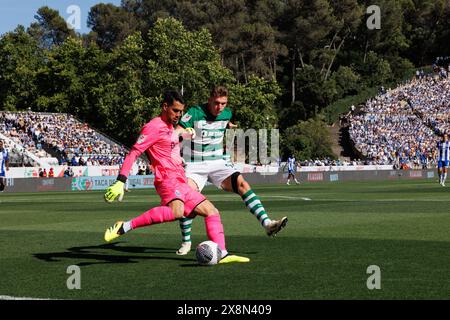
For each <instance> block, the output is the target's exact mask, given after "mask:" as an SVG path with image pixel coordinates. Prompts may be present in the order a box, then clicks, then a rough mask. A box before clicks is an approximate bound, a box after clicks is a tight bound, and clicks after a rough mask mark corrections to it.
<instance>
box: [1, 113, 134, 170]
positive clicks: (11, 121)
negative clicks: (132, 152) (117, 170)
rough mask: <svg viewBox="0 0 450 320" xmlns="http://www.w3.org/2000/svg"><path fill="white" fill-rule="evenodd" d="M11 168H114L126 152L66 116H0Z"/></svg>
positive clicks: (3, 114) (25, 114) (86, 125)
mask: <svg viewBox="0 0 450 320" xmlns="http://www.w3.org/2000/svg"><path fill="white" fill-rule="evenodd" d="M0 135H1V136H0V138H2V139H3V140H5V142H6V143H7V148H8V149H9V150H10V153H11V158H12V159H11V161H10V162H11V164H12V165H14V164H16V165H18V166H20V165H30V166H36V165H38V166H44V165H45V164H47V165H55V164H61V165H63V164H69V165H71V166H78V165H117V164H121V163H122V161H123V158H124V156H125V154H126V153H127V149H126V148H125V147H124V146H122V145H120V144H118V143H115V142H114V141H112V140H111V139H109V138H108V137H106V136H104V135H103V134H101V133H99V132H98V131H96V130H94V129H92V128H90V127H89V126H88V124H86V123H82V122H80V121H79V120H77V119H76V118H74V117H73V116H71V115H68V114H59V113H37V112H30V111H28V112H0Z"/></svg>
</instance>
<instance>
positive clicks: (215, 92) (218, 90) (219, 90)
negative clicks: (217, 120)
mask: <svg viewBox="0 0 450 320" xmlns="http://www.w3.org/2000/svg"><path fill="white" fill-rule="evenodd" d="M209 96H210V97H211V98H217V97H228V89H227V88H226V87H224V86H214V87H213V88H212V89H211V93H210V95H209Z"/></svg>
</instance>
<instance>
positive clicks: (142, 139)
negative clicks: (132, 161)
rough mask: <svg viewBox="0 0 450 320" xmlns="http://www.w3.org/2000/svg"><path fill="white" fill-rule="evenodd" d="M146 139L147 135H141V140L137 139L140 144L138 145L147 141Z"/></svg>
mask: <svg viewBox="0 0 450 320" xmlns="http://www.w3.org/2000/svg"><path fill="white" fill-rule="evenodd" d="M145 138H147V136H146V135H145V134H141V135H140V136H139V138H138V139H137V143H138V144H141V143H142V142H144V141H145Z"/></svg>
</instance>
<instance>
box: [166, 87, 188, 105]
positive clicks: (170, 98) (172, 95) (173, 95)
mask: <svg viewBox="0 0 450 320" xmlns="http://www.w3.org/2000/svg"><path fill="white" fill-rule="evenodd" d="M175 101H178V102H179V103H181V104H184V100H183V97H182V96H181V94H180V93H179V92H178V91H176V90H167V91H165V92H164V94H163V101H162V102H161V107H162V105H163V104H164V103H167V105H169V106H171V105H173V103H174V102H175Z"/></svg>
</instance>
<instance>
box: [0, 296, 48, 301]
mask: <svg viewBox="0 0 450 320" xmlns="http://www.w3.org/2000/svg"><path fill="white" fill-rule="evenodd" d="M0 300H52V299H48V298H47V299H43V298H30V297H14V296H0Z"/></svg>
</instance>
